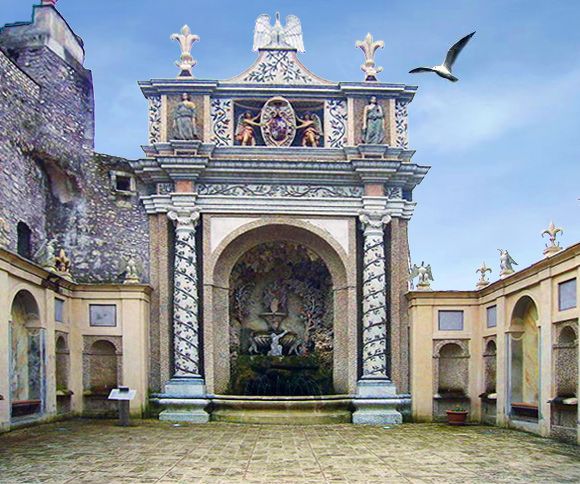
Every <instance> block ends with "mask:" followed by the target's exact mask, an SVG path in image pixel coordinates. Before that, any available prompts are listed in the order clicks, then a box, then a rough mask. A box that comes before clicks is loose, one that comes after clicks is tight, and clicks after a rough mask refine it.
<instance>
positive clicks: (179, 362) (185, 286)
mask: <svg viewBox="0 0 580 484" xmlns="http://www.w3.org/2000/svg"><path fill="white" fill-rule="evenodd" d="M167 215H168V217H169V218H170V219H171V220H173V222H174V223H175V274H174V285H173V345H174V359H175V368H174V377H177V378H184V377H185V378H201V374H200V358H199V355H200V353H199V295H198V280H197V258H196V248H195V227H196V225H197V222H198V221H199V211H197V210H191V211H183V212H181V211H180V212H177V211H171V212H169V213H168V214H167Z"/></svg>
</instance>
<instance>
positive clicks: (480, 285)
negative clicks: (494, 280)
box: [475, 261, 492, 289]
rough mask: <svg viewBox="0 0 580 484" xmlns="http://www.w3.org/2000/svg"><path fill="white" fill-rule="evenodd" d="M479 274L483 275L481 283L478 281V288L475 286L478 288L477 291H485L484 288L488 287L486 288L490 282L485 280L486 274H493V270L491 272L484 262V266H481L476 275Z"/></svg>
mask: <svg viewBox="0 0 580 484" xmlns="http://www.w3.org/2000/svg"><path fill="white" fill-rule="evenodd" d="M478 272H480V273H481V277H480V279H479V281H477V284H476V286H475V287H476V288H477V289H483V288H484V287H486V286H489V280H487V279H486V278H485V273H486V272H489V273H491V272H492V270H491V269H490V268H489V267H487V266H486V265H485V261H483V262H482V264H481V267H480V268H479V269H477V270H476V271H475V273H476V274H477V273H478Z"/></svg>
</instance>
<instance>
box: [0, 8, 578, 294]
mask: <svg viewBox="0 0 580 484" xmlns="http://www.w3.org/2000/svg"><path fill="white" fill-rule="evenodd" d="M0 7H1V8H0V15H1V17H0V24H3V23H8V22H15V21H22V20H28V19H29V18H30V15H31V10H32V2H30V3H29V2H27V1H25V0H24V1H23V0H18V1H17V2H16V1H14V0H0ZM58 9H59V11H60V12H61V13H62V14H63V15H64V17H65V18H66V19H67V21H68V22H69V24H70V25H71V27H72V28H73V29H74V30H75V32H76V33H77V34H78V35H80V36H81V37H82V38H83V39H84V41H85V49H86V63H85V66H86V67H87V68H89V69H91V70H92V71H93V76H94V81H95V96H96V121H97V131H96V133H97V134H96V149H97V150H98V151H99V152H103V153H109V154H112V155H117V156H125V157H127V158H138V157H141V156H142V151H141V149H140V145H141V144H144V143H146V142H147V102H146V101H145V99H144V98H143V96H142V95H141V92H140V90H139V88H138V86H137V83H136V81H137V80H146V79H150V78H164V77H169V78H171V77H175V76H176V75H177V73H178V69H177V68H176V67H175V66H174V65H173V63H174V61H176V60H177V59H178V58H179V54H180V51H179V47H178V45H177V44H176V43H172V42H171V41H170V40H169V36H170V35H171V34H172V33H174V32H179V30H180V28H181V27H182V26H183V25H184V24H185V23H187V24H188V25H189V26H190V27H191V29H192V31H193V33H196V34H198V35H199V36H200V37H201V41H200V42H198V43H196V44H195V45H194V48H193V53H192V54H193V57H194V59H196V60H197V61H198V65H197V66H196V67H195V68H194V75H195V76H196V77H197V78H200V79H227V78H230V77H232V76H234V75H236V74H239V73H240V72H242V71H243V70H244V69H246V68H247V67H249V66H250V65H251V64H252V62H253V61H254V59H255V58H256V53H253V52H252V51H251V48H252V41H253V28H254V22H255V19H256V18H257V17H258V15H260V14H262V13H268V14H270V15H271V16H274V15H275V12H276V11H277V10H278V11H280V13H281V16H282V17H286V16H287V15H289V14H294V15H297V16H298V17H299V18H300V19H301V21H302V29H303V32H304V44H305V48H306V53H305V54H301V55H300V58H301V60H302V62H303V63H304V64H305V65H306V66H307V67H308V68H309V69H310V70H312V71H313V72H314V73H316V74H318V75H320V76H322V77H324V78H327V79H330V80H333V81H358V80H362V79H363V74H362V72H361V71H360V64H361V63H362V61H363V60H364V59H363V56H362V53H361V52H360V50H357V49H355V48H354V43H355V41H356V40H362V39H364V36H365V34H366V33H367V32H371V34H373V36H374V37H375V40H384V41H385V44H386V46H385V49H384V50H381V51H379V52H378V54H377V56H376V60H377V64H378V65H380V66H383V67H384V71H383V72H382V73H381V74H380V75H379V80H381V81H383V82H397V83H406V84H412V85H415V84H417V85H419V92H418V94H417V96H416V97H415V100H414V102H413V103H412V104H411V106H410V148H412V149H415V150H417V153H416V154H415V157H414V158H413V161H414V162H416V163H419V164H422V165H430V166H432V169H431V171H430V172H429V174H428V175H427V177H426V179H425V180H424V181H423V183H422V184H421V185H419V186H418V187H417V189H416V190H415V193H414V197H415V201H416V202H418V205H417V208H416V210H415V215H414V217H413V219H412V220H411V224H410V244H411V254H412V258H413V262H416V263H420V262H421V260H425V261H426V262H427V263H430V264H431V266H432V268H433V276H434V278H435V282H434V283H433V284H432V286H433V288H434V289H471V288H474V287H475V283H476V281H477V276H476V274H475V270H476V269H477V268H478V267H480V265H481V262H482V261H483V260H485V262H486V263H487V265H488V266H489V267H491V268H492V269H493V272H492V274H491V280H492V281H493V280H496V279H497V278H498V277H499V274H498V272H499V252H498V251H497V249H498V248H502V249H507V250H508V251H509V252H510V254H511V255H512V256H513V258H514V259H515V260H516V261H517V262H518V264H519V265H518V266H517V267H516V268H518V269H521V268H524V267H527V266H528V265H530V264H532V263H534V262H536V261H537V260H539V259H541V257H542V250H543V248H544V243H545V242H546V240H543V239H542V238H541V237H540V232H541V231H542V230H543V229H545V228H547V227H548V224H549V222H550V220H551V219H554V221H555V222H556V224H557V226H559V227H563V228H564V236H563V238H562V245H563V246H565V247H567V246H569V245H572V244H574V243H576V242H578V241H580V224H579V223H578V218H579V215H580V202H579V201H578V198H579V197H580V189H579V188H580V187H579V183H578V179H579V174H580V173H579V172H580V170H579V168H578V165H579V164H580V148H579V147H578V146H579V144H578V138H579V135H580V129H579V125H580V124H579V120H578V117H579V113H580V56H578V52H580V28H579V23H580V20H579V19H580V2H574V1H571V0H552V1H550V2H533V1H530V0H487V1H485V2H483V1H480V0H470V1H467V0H463V1H461V0H438V1H428V0H415V1H414V2H408V1H404V0H396V1H395V0H382V1H377V0H367V1H365V2H347V1H343V0H335V1H332V2H328V1H324V2H323V1H318V2H313V1H311V0H310V1H305V0H294V1H292V2H290V1H276V0H270V1H262V0H258V1H252V2H240V1H237V2H234V1H231V0H212V1H203V2H202V1H197V0H195V1H194V0H189V1H183V0H171V1H166V2H159V1H153V0H140V1H136V0H115V1H106V0H105V1H99V2H84V1H83V2H80V1H78V0H74V1H73V0H61V1H60V2H59V3H58ZM473 30H476V31H477V34H476V35H475V37H474V38H473V40H472V42H471V43H470V44H469V45H468V46H467V47H466V49H465V50H464V52H463V53H462V55H461V56H460V58H459V60H458V62H457V64H456V67H455V70H454V73H455V74H456V75H457V76H458V77H459V78H460V81H459V82H458V83H456V84H452V83H449V82H446V81H444V80H442V79H440V78H438V77H436V76H431V75H412V74H408V73H407V72H408V71H409V70H410V69H411V68H413V67H417V66H420V65H434V64H438V63H440V61H442V60H443V57H444V55H445V52H446V51H447V48H448V47H449V46H450V45H451V44H452V43H453V42H455V41H456V40H458V39H459V38H460V37H462V36H463V35H465V34H467V33H469V32H471V31H473Z"/></svg>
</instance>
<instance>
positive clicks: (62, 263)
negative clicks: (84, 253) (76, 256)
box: [54, 249, 72, 280]
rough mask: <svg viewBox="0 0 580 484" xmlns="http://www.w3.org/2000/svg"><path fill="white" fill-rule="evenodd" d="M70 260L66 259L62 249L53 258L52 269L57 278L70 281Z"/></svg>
mask: <svg viewBox="0 0 580 484" xmlns="http://www.w3.org/2000/svg"><path fill="white" fill-rule="evenodd" d="M70 265H71V260H70V259H69V258H68V257H67V255H66V252H65V251H64V249H60V251H59V253H58V256H57V257H55V258H54V268H55V269H56V272H57V274H58V275H59V276H61V277H64V278H65V279H69V280H72V276H71V274H70Z"/></svg>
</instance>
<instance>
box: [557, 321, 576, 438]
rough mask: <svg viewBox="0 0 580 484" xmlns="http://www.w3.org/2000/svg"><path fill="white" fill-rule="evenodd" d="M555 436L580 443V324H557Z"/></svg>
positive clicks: (567, 322)
mask: <svg viewBox="0 0 580 484" xmlns="http://www.w3.org/2000/svg"><path fill="white" fill-rule="evenodd" d="M553 350H554V352H553V365H554V366H553V369H554V394H555V395H554V398H552V399H551V400H550V403H552V412H551V422H550V423H551V427H550V433H551V435H552V437H555V438H557V439H561V440H566V441H568V442H570V443H577V442H578V321H565V322H561V323H557V324H555V325H554V345H553Z"/></svg>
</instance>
